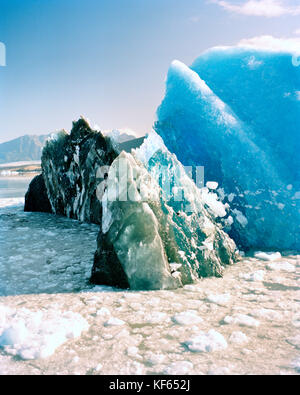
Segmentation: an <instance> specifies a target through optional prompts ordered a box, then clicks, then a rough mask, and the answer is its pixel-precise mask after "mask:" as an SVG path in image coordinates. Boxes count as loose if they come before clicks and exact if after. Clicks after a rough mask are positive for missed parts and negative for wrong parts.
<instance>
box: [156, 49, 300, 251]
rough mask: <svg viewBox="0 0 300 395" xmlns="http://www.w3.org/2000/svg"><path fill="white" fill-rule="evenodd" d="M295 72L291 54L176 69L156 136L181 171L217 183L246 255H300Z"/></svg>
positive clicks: (236, 56)
mask: <svg viewBox="0 0 300 395" xmlns="http://www.w3.org/2000/svg"><path fill="white" fill-rule="evenodd" d="M299 128H300V67H295V65H293V62H292V54H291V53H284V52H275V51H267V50H258V49H254V48H245V47H244V48H243V47H232V48H229V47H228V48H215V49H211V50H209V51H207V52H205V53H204V54H203V55H201V56H200V57H199V58H198V59H197V60H196V61H195V62H194V63H193V65H192V66H191V67H187V66H186V65H184V64H183V63H181V62H179V61H174V62H173V63H172V64H171V66H170V69H169V72H168V76H167V81H166V94H165V97H164V99H163V101H162V103H161V105H160V107H159V108H158V110H157V121H156V123H155V130H156V132H157V133H158V134H160V135H161V136H162V138H163V139H164V142H165V144H166V145H167V148H168V149H169V150H170V151H171V152H174V153H175V154H176V156H177V158H178V159H179V160H180V161H181V162H182V163H183V164H184V165H186V166H204V167H205V179H206V180H207V181H217V182H218V185H219V189H218V193H219V195H220V196H221V197H222V198H223V202H225V203H226V202H227V203H229V204H230V207H231V209H230V211H229V213H228V216H227V217H225V219H224V222H225V223H227V226H228V231H229V234H230V235H231V236H232V237H233V238H234V240H235V241H236V242H237V244H238V245H239V246H240V247H242V248H244V249H251V248H261V249H273V248H276V249H278V248H279V249H282V250H284V249H296V250H299V249H300V232H299V230H300V229H299V226H300V210H299V198H300V192H299V191H300V155H299V152H300V146H299V145H300V139H299Z"/></svg>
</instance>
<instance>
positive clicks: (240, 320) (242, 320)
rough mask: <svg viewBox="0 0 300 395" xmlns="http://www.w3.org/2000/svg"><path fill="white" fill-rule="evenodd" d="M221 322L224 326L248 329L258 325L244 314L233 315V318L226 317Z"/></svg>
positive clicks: (258, 323) (257, 322)
mask: <svg viewBox="0 0 300 395" xmlns="http://www.w3.org/2000/svg"><path fill="white" fill-rule="evenodd" d="M223 321H224V323H225V324H233V325H240V326H247V327H250V328H256V327H258V326H259V325H260V322H259V321H257V320H256V319H254V318H252V317H250V316H249V315H246V314H234V315H233V316H226V317H225V318H224V320H223Z"/></svg>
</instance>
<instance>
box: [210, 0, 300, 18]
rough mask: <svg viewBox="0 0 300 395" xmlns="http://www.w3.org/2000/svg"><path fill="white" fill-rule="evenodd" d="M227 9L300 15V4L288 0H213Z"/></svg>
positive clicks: (241, 11)
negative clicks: (239, 0)
mask: <svg viewBox="0 0 300 395" xmlns="http://www.w3.org/2000/svg"><path fill="white" fill-rule="evenodd" d="M212 2H213V3H216V4H218V5H219V6H220V7H222V8H224V9H225V10H226V11H229V12H232V13H235V14H240V15H248V16H261V17H268V18H276V17H280V16H283V15H293V16H295V15H300V5H293V4H291V2H290V1H288V0H246V1H243V2H239V3H238V4H233V3H232V2H231V1H226V0H212Z"/></svg>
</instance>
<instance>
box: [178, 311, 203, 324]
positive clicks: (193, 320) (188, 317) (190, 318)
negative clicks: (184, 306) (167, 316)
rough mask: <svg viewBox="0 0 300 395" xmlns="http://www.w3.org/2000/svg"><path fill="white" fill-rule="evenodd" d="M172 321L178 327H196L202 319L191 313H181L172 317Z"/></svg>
mask: <svg viewBox="0 0 300 395" xmlns="http://www.w3.org/2000/svg"><path fill="white" fill-rule="evenodd" d="M172 321H173V322H175V323H176V324H178V325H196V324H200V323H201V322H202V321H203V319H202V318H201V317H199V316H198V315H197V314H196V313H195V312H193V311H183V312H181V313H178V314H175V315H174V316H173V317H172Z"/></svg>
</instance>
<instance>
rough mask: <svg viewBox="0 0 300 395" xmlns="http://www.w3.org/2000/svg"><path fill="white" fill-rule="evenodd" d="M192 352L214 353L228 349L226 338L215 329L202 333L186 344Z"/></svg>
mask: <svg viewBox="0 0 300 395" xmlns="http://www.w3.org/2000/svg"><path fill="white" fill-rule="evenodd" d="M184 344H185V345H186V346H187V347H188V349H189V350H190V351H193V352H212V351H220V350H224V349H226V348H227V342H226V340H225V339H224V337H223V336H222V335H221V334H220V333H219V332H217V331H215V330H214V329H211V330H210V331H209V332H208V333H204V332H201V333H200V334H199V335H197V336H195V337H193V338H191V339H190V340H187V341H185V342H184Z"/></svg>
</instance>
